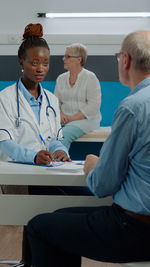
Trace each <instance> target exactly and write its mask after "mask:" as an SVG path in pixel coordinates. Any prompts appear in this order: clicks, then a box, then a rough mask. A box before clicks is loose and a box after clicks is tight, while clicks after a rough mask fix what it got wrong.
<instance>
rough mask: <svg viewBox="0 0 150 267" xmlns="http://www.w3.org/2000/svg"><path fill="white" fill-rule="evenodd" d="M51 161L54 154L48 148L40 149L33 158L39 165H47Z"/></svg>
mask: <svg viewBox="0 0 150 267" xmlns="http://www.w3.org/2000/svg"><path fill="white" fill-rule="evenodd" d="M53 161H54V156H53V154H52V153H51V152H49V151H48V150H40V151H39V152H38V153H37V154H36V156H35V158H34V162H35V164H41V165H49V164H50V163H51V162H53Z"/></svg>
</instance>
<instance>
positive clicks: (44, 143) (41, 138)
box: [39, 134, 47, 150]
mask: <svg viewBox="0 0 150 267" xmlns="http://www.w3.org/2000/svg"><path fill="white" fill-rule="evenodd" d="M39 137H40V139H41V141H42V143H43V144H44V146H45V147H46V143H45V141H44V139H43V137H42V135H40V134H39ZM46 150H47V147H46Z"/></svg>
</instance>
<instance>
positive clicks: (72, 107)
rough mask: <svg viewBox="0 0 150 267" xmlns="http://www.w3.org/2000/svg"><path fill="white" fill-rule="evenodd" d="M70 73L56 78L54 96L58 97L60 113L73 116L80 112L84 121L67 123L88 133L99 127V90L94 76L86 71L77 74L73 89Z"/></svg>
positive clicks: (97, 81)
mask: <svg viewBox="0 0 150 267" xmlns="http://www.w3.org/2000/svg"><path fill="white" fill-rule="evenodd" d="M69 76H70V72H65V73H63V74H61V75H60V76H58V78H57V80H56V87H55V92H54V94H55V95H56V96H57V97H58V100H59V105H60V111H62V112H63V113H65V114H68V115H73V114H75V113H77V112H82V113H83V114H84V115H85V117H86V119H83V120H76V121H72V122H69V123H68V124H69V125H74V126H77V127H79V128H80V129H81V130H82V131H83V132H85V133H88V132H90V131H92V130H95V129H97V128H98V127H99V126H100V121H101V113H100V105H101V88H100V83H99V80H98V79H97V77H96V75H95V74H94V73H93V72H91V71H88V70H86V69H84V68H83V69H82V70H81V72H80V73H79V74H78V77H77V80H76V83H75V85H74V86H73V87H71V86H70V83H69Z"/></svg>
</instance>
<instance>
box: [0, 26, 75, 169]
mask: <svg viewBox="0 0 150 267" xmlns="http://www.w3.org/2000/svg"><path fill="white" fill-rule="evenodd" d="M42 35H43V28H42V25H41V24H29V25H27V26H26V28H25V31H24V34H23V42H22V43H21V45H20V47H19V50H18V59H19V63H20V66H21V69H22V73H23V74H22V77H21V78H20V79H19V80H18V81H17V83H16V84H14V85H12V86H10V87H8V88H6V89H4V90H3V91H2V92H0V160H3V161H8V160H15V161H19V162H24V163H35V164H42V165H47V164H49V163H50V162H51V161H53V160H55V159H57V160H58V161H60V160H62V161H69V160H70V159H69V156H68V151H67V149H66V148H65V147H64V146H63V145H62V144H61V142H60V141H59V140H61V139H62V131H61V126H60V111H59V105H58V100H57V98H56V96H54V95H53V94H52V93H50V92H49V91H47V90H45V89H43V88H42V86H41V84H40V82H42V81H43V80H44V78H45V76H46V74H47V72H48V70H49V60H50V50H49V47H48V44H47V42H46V41H45V39H43V38H42Z"/></svg>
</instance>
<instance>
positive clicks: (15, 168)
mask: <svg viewBox="0 0 150 267" xmlns="http://www.w3.org/2000/svg"><path fill="white" fill-rule="evenodd" d="M0 184H9V185H67V184H68V185H74V184H75V185H77V186H80V185H85V184H86V182H85V177H84V173H83V171H78V172H74V173H71V172H64V171H63V172H61V171H58V170H57V171H56V170H54V169H53V168H50V167H43V166H42V167H41V166H36V165H27V164H16V163H8V162H1V161H0Z"/></svg>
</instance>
